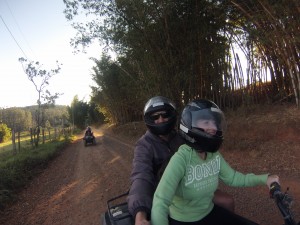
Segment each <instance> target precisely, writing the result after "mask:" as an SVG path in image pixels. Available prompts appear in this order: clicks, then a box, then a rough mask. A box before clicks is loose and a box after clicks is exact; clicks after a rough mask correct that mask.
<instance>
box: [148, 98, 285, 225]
mask: <svg viewBox="0 0 300 225" xmlns="http://www.w3.org/2000/svg"><path fill="white" fill-rule="evenodd" d="M225 128H226V124H225V117H224V114H223V112H222V111H221V110H220V109H219V107H218V106H217V105H216V104H215V103H214V102H212V101H209V100H206V99H199V100H193V101H191V102H190V103H188V104H187V105H186V107H185V108H184V110H183V111H182V114H181V120H180V126H179V133H180V135H181V136H182V137H183V138H184V140H185V142H186V143H185V144H184V145H182V146H180V148H179V149H178V151H177V152H176V153H175V154H174V155H173V156H172V158H171V160H170V162H169V164H168V166H167V167H166V169H165V172H164V174H163V176H162V178H161V180H160V182H159V184H158V187H157V189H156V191H155V193H154V199H153V206H152V212H151V223H152V225H168V224H170V225H183V224H194V225H202V224H203V225H204V224H205V225H212V224H218V225H228V224H235V225H246V224H248V225H249V224H256V223H255V222H252V221H249V220H248V219H246V218H243V217H241V216H239V215H237V214H234V213H233V212H230V211H228V210H226V209H224V208H222V207H219V206H218V205H216V204H214V203H213V201H212V200H213V194H214V192H215V190H216V189H217V188H218V182H219V179H221V180H222V181H223V182H224V183H225V184H227V185H230V186H237V187H246V186H256V185H263V184H267V185H268V186H269V187H270V184H271V183H273V182H279V178H278V176H277V175H268V174H263V175H255V174H242V173H240V172H238V171H235V170H234V169H232V168H231V167H230V166H229V164H228V163H227V162H226V161H225V159H224V158H223V156H222V155H221V153H220V152H219V151H218V150H219V148H220V146H221V144H222V142H223V134H224V131H225Z"/></svg>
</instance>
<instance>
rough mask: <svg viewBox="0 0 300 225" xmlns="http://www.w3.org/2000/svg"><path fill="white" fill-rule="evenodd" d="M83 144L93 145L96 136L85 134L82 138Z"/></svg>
mask: <svg viewBox="0 0 300 225" xmlns="http://www.w3.org/2000/svg"><path fill="white" fill-rule="evenodd" d="M83 142H84V146H88V145H95V144H96V138H95V137H94V136H93V135H86V136H84V138H83Z"/></svg>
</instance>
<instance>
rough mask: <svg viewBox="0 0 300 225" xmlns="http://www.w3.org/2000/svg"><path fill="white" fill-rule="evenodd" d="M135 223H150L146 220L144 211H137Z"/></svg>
mask: <svg viewBox="0 0 300 225" xmlns="http://www.w3.org/2000/svg"><path fill="white" fill-rule="evenodd" d="M134 224H135V225H151V223H150V221H148V220H147V213H145V212H142V211H140V212H138V213H137V214H136V215H135V223H134Z"/></svg>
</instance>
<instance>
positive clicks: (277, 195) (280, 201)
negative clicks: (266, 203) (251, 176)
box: [101, 182, 300, 225]
mask: <svg viewBox="0 0 300 225" xmlns="http://www.w3.org/2000/svg"><path fill="white" fill-rule="evenodd" d="M127 195H128V192H126V193H124V194H121V195H119V196H116V197H114V198H112V199H110V200H108V201H107V211H106V212H105V213H104V214H103V215H102V216H101V224H102V225H134V219H133V217H132V216H131V215H130V213H129V212H128V208H127V202H126V196H127ZM270 197H271V198H272V199H274V201H275V203H276V205H277V207H278V209H279V210H280V212H281V214H282V217H283V220H284V224H283V225H300V222H298V223H296V221H295V219H294V216H293V212H292V210H291V203H292V201H293V199H292V197H291V196H290V195H288V193H287V191H286V192H284V193H283V192H281V187H280V185H279V184H278V183H276V182H274V183H272V184H271V188H270Z"/></svg>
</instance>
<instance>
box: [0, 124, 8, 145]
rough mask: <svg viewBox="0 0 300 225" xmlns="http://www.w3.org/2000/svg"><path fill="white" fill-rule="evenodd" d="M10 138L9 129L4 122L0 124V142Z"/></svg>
mask: <svg viewBox="0 0 300 225" xmlns="http://www.w3.org/2000/svg"><path fill="white" fill-rule="evenodd" d="M10 138H11V129H10V128H9V127H7V125H6V124H4V123H1V124H0V143H3V142H5V141H8V140H9V139H10Z"/></svg>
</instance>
